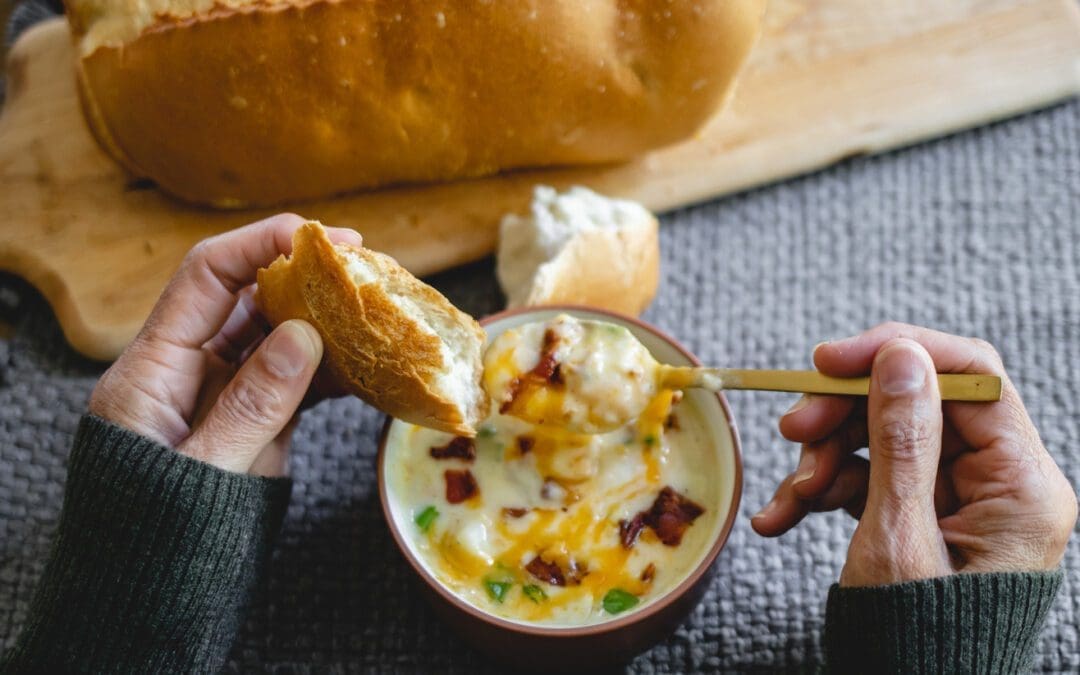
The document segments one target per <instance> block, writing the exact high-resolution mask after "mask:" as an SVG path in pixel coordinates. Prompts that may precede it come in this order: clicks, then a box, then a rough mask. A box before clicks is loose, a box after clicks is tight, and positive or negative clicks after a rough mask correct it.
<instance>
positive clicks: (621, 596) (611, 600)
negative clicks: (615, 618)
mask: <svg viewBox="0 0 1080 675" xmlns="http://www.w3.org/2000/svg"><path fill="white" fill-rule="evenodd" d="M636 604H638V598H637V596H636V595H633V594H632V593H627V592H626V591H624V590H623V589H621V588H613V589H611V590H610V591H608V592H607V595H605V596H604V611H605V612H607V613H608V614H618V613H619V612H625V611H626V610H628V609H630V608H631V607H633V606H634V605H636Z"/></svg>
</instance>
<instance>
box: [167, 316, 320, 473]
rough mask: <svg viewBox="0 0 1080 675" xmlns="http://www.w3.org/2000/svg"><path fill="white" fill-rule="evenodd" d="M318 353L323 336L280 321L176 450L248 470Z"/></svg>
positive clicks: (300, 392) (300, 393) (299, 396)
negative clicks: (200, 422)
mask: <svg viewBox="0 0 1080 675" xmlns="http://www.w3.org/2000/svg"><path fill="white" fill-rule="evenodd" d="M321 359H322V340H321V339H320V337H319V334H318V332H317V331H316V330H315V329H314V328H313V327H312V326H311V325H310V324H308V323H306V322H304V321H286V322H284V323H282V324H281V325H280V326H278V327H277V328H276V329H274V332H272V333H271V334H270V336H269V337H267V339H266V340H265V341H264V342H263V343H262V344H261V345H260V346H259V348H258V349H256V350H255V352H254V354H252V356H251V358H249V359H248V360H247V361H246V362H245V363H244V365H243V366H242V367H241V368H240V370H239V371H238V372H237V373H236V376H235V377H234V378H233V379H232V381H231V382H230V383H229V384H228V385H227V386H226V387H225V389H224V390H223V391H222V392H221V394H220V396H219V397H218V399H217V401H216V402H215V403H214V405H213V406H212V407H211V408H210V411H209V412H208V413H207V414H206V417H205V419H204V420H203V421H202V424H200V425H199V426H198V427H197V428H196V429H195V431H194V432H192V434H191V436H189V437H188V439H187V440H185V441H184V442H183V443H181V444H180V446H179V447H178V448H177V450H179V451H180V452H182V453H184V454H187V455H190V456H192V457H195V458H197V459H201V460H203V461H205V462H208V463H210V464H213V465H215V466H217V467H219V468H222V469H225V470H227V471H234V472H238V473H243V472H247V471H249V470H250V469H251V468H252V465H253V464H254V463H255V460H256V458H257V457H258V456H259V454H260V453H261V452H262V451H263V450H264V449H265V448H266V447H267V446H268V445H270V444H271V443H273V442H274V440H275V439H277V438H278V437H279V436H280V435H281V433H282V431H283V430H284V429H285V428H286V426H287V425H288V424H289V422H290V420H291V419H292V418H293V416H294V415H295V414H296V411H297V408H298V407H299V406H300V402H301V401H302V400H303V398H304V394H305V393H306V392H307V389H308V386H309V385H310V383H311V379H312V377H313V376H314V375H315V370H316V368H317V367H318V365H319V361H320V360H321ZM270 464H273V462H270ZM274 466H277V465H274ZM269 470H273V469H269Z"/></svg>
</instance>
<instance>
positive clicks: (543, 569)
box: [525, 556, 566, 586]
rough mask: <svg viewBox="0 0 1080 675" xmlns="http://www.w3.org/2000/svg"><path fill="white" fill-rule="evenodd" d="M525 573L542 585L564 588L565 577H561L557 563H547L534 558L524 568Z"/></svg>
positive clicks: (561, 573) (561, 572)
mask: <svg viewBox="0 0 1080 675" xmlns="http://www.w3.org/2000/svg"><path fill="white" fill-rule="evenodd" d="M525 571H527V572H528V573H529V574H531V575H533V576H534V577H536V578H537V579H539V580H540V581H543V582H544V583H548V584H551V585H552V586H565V585H566V577H565V576H563V571H562V568H561V567H559V564H558V563H554V562H548V561H546V560H544V559H543V558H541V557H540V556H536V557H535V558H533V559H532V560H531V561H530V562H529V564H528V565H526V566H525Z"/></svg>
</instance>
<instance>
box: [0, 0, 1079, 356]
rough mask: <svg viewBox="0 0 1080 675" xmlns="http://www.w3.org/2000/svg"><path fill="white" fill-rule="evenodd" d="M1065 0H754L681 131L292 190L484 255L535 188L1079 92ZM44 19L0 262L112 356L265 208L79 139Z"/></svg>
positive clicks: (419, 240) (741, 155)
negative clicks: (149, 176)
mask: <svg viewBox="0 0 1080 675" xmlns="http://www.w3.org/2000/svg"><path fill="white" fill-rule="evenodd" d="M1078 14H1080V12H1078V9H1077V5H1076V3H1075V1H1074V0H911V1H910V2H905V3H880V2H870V1H868V0H817V1H815V0H773V2H772V3H771V5H770V9H769V14H768V17H767V25H766V30H765V32H764V35H763V36H762V39H761V42H760V43H759V44H758V46H757V48H756V50H755V52H754V55H753V56H752V58H751V62H750V64H749V66H748V68H747V70H746V72H745V73H744V75H743V77H742V80H741V83H740V85H739V88H738V90H737V92H736V95H735V98H734V100H733V101H732V102H731V104H730V105H729V107H728V109H727V110H726V111H725V112H724V113H723V114H722V115H720V116H718V117H717V118H716V119H715V120H714V121H713V122H712V123H711V124H710V125H709V126H708V127H707V128H706V129H705V130H704V131H703V132H702V133H701V134H699V135H698V137H696V138H694V139H692V140H690V141H688V142H685V143H683V144H681V145H678V146H674V147H671V148H668V149H665V150H661V151H658V152H655V153H652V154H650V155H647V156H645V157H643V158H641V159H639V160H637V161H634V162H631V163H628V164H623V165H618V166H610V167H601V168H595V167H594V168H588V169H577V170H550V171H534V172H519V173H513V174H508V175H502V176H496V177H493V178H487V179H482V180H474V181H465V182H460V183H451V184H443V185H434V186H419V187H411V188H403V189H395V190H386V191H381V192H375V193H368V194H357V195H353V196H347V197H342V198H337V199H333V200H326V201H318V202H311V203H303V204H296V205H294V206H293V207H292V208H291V210H293V211H295V212H297V213H300V214H302V215H305V216H307V217H311V218H317V219H320V220H322V221H323V222H324V223H326V224H328V225H335V226H345V227H353V228H355V229H357V230H360V231H361V232H363V234H364V237H365V241H366V243H367V245H369V246H371V247H373V248H377V249H381V250H384V251H386V252H388V253H390V254H391V255H393V256H395V257H397V258H398V259H399V260H400V261H401V262H402V263H403V264H404V265H406V266H407V267H408V268H410V269H411V270H413V271H414V272H415V273H417V274H427V273H431V272H435V271H438V270H442V269H446V268H448V267H452V266H454V265H458V264H462V263H465V262H468V261H471V260H475V259H477V258H480V257H483V256H484V255H487V254H488V253H490V252H491V251H492V250H493V249H494V246H495V242H496V231H497V225H498V221H499V219H500V217H501V216H502V215H503V214H504V213H506V212H507V211H514V210H522V209H524V208H525V207H526V205H527V203H528V199H529V194H530V192H531V190H532V187H533V186H534V185H535V184H537V183H546V184H552V185H556V186H560V187H564V186H568V185H571V184H584V185H588V186H590V187H593V188H594V189H597V190H600V191H602V192H605V193H609V194H614V195H620V196H626V197H630V198H634V199H637V200H639V201H641V202H643V203H644V204H646V205H647V206H649V207H650V208H652V209H653V210H655V211H658V212H663V211H665V210H668V209H672V208H676V207H680V206H685V205H687V204H692V203H695V202H699V201H703V200H708V199H712V198H715V197H717V196H720V195H724V194H729V193H731V192H735V191H739V190H743V189H746V188H749V187H752V186H756V185H761V184H763V183H767V182H770V181H775V180H779V179H782V178H785V177H788V176H792V175H796V174H799V173H803V172H806V171H810V170H813V169H817V168H820V167H823V166H826V165H828V164H831V163H834V162H836V161H839V160H842V159H844V158H848V157H852V156H856V155H861V154H867V153H875V152H880V151H883V150H887V149H890V148H895V147H898V146H902V145H905V144H910V143H912V142H916V141H919V140H922V139H926V138H930V137H933V136H937V135H941V134H944V133H948V132H951V131H954V130H957V129H962V128H965V127H970V126H973V125H978V124H982V123H986V122H989V121H992V120H996V119H1001V118H1004V117H1007V116H1009V115H1013V114H1016V113H1019V112H1022V111H1026V110H1030V109H1034V108H1038V107H1041V106H1045V105H1048V104H1051V103H1053V102H1056V101H1059V100H1062V99H1064V98H1067V97H1070V96H1073V95H1075V94H1076V93H1077V92H1078V91H1080V16H1078ZM72 60H73V50H72V47H71V43H70V40H69V37H68V34H67V28H66V25H65V24H64V23H63V21H62V20H59V19H57V20H53V21H49V22H46V23H44V24H41V25H39V26H36V27H35V28H33V29H31V30H30V31H28V32H27V33H26V34H25V35H24V36H23V37H22V38H21V39H20V40H19V42H18V43H17V44H16V45H15V47H14V48H13V49H12V52H11V54H10V55H9V59H8V64H7V73H8V99H7V102H6V104H5V107H4V110H3V113H2V115H0V186H2V187H0V213H3V214H4V216H5V217H4V218H3V224H0V268H3V269H6V270H10V271H13V272H15V273H17V274H20V275H22V276H24V277H25V278H27V279H28V280H29V281H30V282H31V283H33V284H34V285H35V286H37V287H38V288H39V289H40V290H41V291H42V293H43V294H44V295H45V297H46V298H47V299H48V300H49V302H50V303H51V304H52V306H53V308H54V309H55V311H56V313H57V315H58V317H59V320H60V323H61V325H62V326H63V329H64V332H65V335H66V336H67V337H68V339H69V341H70V342H71V343H72V345H73V346H74V347H75V348H76V349H78V350H79V351H81V352H83V353H85V354H87V355H89V356H92V357H95V358H102V359H108V358H112V357H114V356H115V355H116V354H118V353H119V351H120V350H121V349H122V348H123V347H124V345H125V344H127V342H128V341H129V340H130V339H131V337H132V336H133V335H134V334H135V332H136V331H137V330H138V328H139V326H140V325H141V324H142V321H143V319H144V318H145V316H146V315H147V313H148V312H149V310H150V307H151V306H152V305H153V302H154V300H155V299H156V297H157V295H158V293H159V292H160V290H161V288H162V287H163V286H164V284H165V282H166V280H167V279H168V277H169V275H170V274H171V273H172V272H173V270H174V269H175V268H176V265H177V264H178V263H179V261H180V259H181V258H182V257H183V255H184V253H185V252H186V251H187V250H188V249H189V248H190V247H191V245H192V244H194V243H195V242H196V241H198V240H200V239H202V238H204V237H206V236H209V235H212V234H214V233H217V232H220V231H223V230H226V229H229V228H232V227H236V226H239V225H241V224H244V223H246V222H250V221H252V220H255V219H258V218H260V217H263V216H265V215H268V213H269V212H268V211H265V210H262V211H259V210H252V211H224V212H223V211H208V210H204V209H199V208H194V207H190V206H187V205H184V204H180V203H178V202H176V201H174V200H172V199H170V198H168V197H166V196H164V195H163V194H161V193H159V192H158V191H157V190H155V189H154V188H153V187H152V186H150V185H147V184H145V183H143V182H139V181H134V180H132V179H131V178H130V177H129V176H127V175H125V174H124V172H123V171H122V170H121V169H120V168H119V167H118V166H116V165H115V164H114V163H113V162H112V161H111V160H110V159H109V158H108V157H106V156H105V155H104V154H103V153H102V152H101V150H99V149H98V147H97V145H96V144H95V142H94V140H93V138H92V137H91V136H90V133H89V131H88V130H87V128H86V126H85V124H84V122H83V120H82V116H81V113H80V110H79V106H78V98H77V95H76V90H75V83H74V72H73V68H72Z"/></svg>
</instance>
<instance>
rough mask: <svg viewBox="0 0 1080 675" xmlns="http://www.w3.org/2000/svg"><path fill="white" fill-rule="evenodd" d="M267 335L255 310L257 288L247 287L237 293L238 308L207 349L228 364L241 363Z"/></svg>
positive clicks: (208, 343) (207, 344) (233, 311)
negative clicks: (252, 347)
mask: <svg viewBox="0 0 1080 675" xmlns="http://www.w3.org/2000/svg"><path fill="white" fill-rule="evenodd" d="M265 334H266V331H265V328H264V322H263V321H262V317H261V316H259V312H258V310H257V309H256V308H255V287H254V286H247V287H245V288H243V289H242V290H241V291H240V292H239V293H237V297H236V306H235V307H233V310H232V313H231V314H229V318H228V319H226V320H225V324H224V325H223V326H222V327H221V330H220V331H218V334H217V335H215V336H214V337H212V338H210V341H209V342H207V343H206V349H207V350H209V351H210V353H212V354H214V355H216V356H217V357H218V358H220V359H221V360H222V361H225V362H226V363H240V362H242V360H243V357H244V356H245V354H246V353H247V352H248V349H249V348H250V347H251V346H252V345H253V344H255V343H256V342H257V341H259V340H261V339H262V338H263V336H264V335H265Z"/></svg>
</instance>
